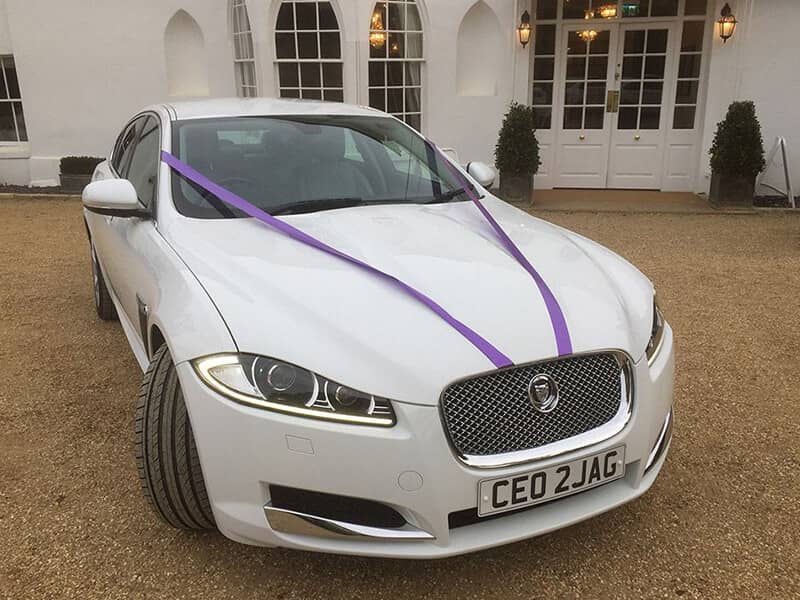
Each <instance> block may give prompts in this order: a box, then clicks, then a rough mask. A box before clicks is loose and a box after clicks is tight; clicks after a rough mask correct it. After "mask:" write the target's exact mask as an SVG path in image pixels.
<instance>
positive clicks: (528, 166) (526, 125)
mask: <svg viewBox="0 0 800 600" xmlns="http://www.w3.org/2000/svg"><path fill="white" fill-rule="evenodd" d="M494 157H495V162H494V164H495V166H496V167H497V170H498V171H500V174H501V175H503V174H505V175H533V174H535V173H536V172H537V171H538V170H539V165H541V164H542V163H541V160H539V142H538V141H537V140H536V127H535V120H534V116H533V108H532V107H530V106H525V105H523V104H519V103H517V102H512V103H511V106H510V107H509V109H508V112H507V113H506V114H505V117H503V125H502V127H501V128H500V134H499V135H498V138H497V145H496V146H495V149H494Z"/></svg>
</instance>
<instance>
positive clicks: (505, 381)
mask: <svg viewBox="0 0 800 600" xmlns="http://www.w3.org/2000/svg"><path fill="white" fill-rule="evenodd" d="M539 373H545V374H547V375H549V376H550V377H552V378H553V379H554V380H555V381H556V382H557V384H558V389H559V401H558V406H557V407H556V408H555V409H554V410H553V411H552V412H550V413H546V414H543V413H540V412H539V411H537V410H536V409H534V408H533V406H532V405H531V402H530V399H529V398H528V384H529V383H530V381H531V379H532V378H533V377H534V376H535V375H537V374H539ZM620 375H621V367H620V365H619V363H618V362H617V359H616V357H615V356H614V355H612V354H608V353H606V354H593V355H584V356H572V357H568V358H563V359H557V360H552V361H549V362H542V363H537V364H535V365H527V366H522V367H516V368H511V369H505V370H502V371H497V372H495V373H490V374H488V375H481V376H478V377H473V378H472V379H467V380H465V381H460V382H458V383H455V384H453V385H451V386H450V387H448V388H447V389H446V390H445V391H444V393H443V394H442V413H443V415H444V421H445V427H446V428H447V429H448V431H449V433H450V439H451V440H452V443H453V445H454V446H455V448H456V450H457V451H458V452H459V453H460V454H462V455H474V456H490V455H494V454H503V453H505V452H515V451H518V450H528V449H531V448H538V447H540V446H544V445H546V444H550V443H553V442H557V441H559V440H564V439H568V438H571V437H574V436H576V435H579V434H581V433H585V432H587V431H591V430H592V429H595V428H597V427H600V426H601V425H604V424H605V423H607V422H608V421H610V420H611V419H612V418H613V417H614V415H616V414H617V411H618V410H619V407H620V403H621V401H622V393H623V390H622V384H621V382H620V379H621V377H620Z"/></svg>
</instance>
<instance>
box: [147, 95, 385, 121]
mask: <svg viewBox="0 0 800 600" xmlns="http://www.w3.org/2000/svg"><path fill="white" fill-rule="evenodd" d="M163 106H164V107H165V108H166V109H167V110H168V111H169V113H170V115H171V116H172V118H173V120H179V121H180V120H184V119H208V118H214V117H240V116H250V117H254V116H270V115H351V116H352V115H363V116H373V117H375V116H387V115H386V114H385V113H382V112H380V111H378V110H375V109H373V108H368V107H365V106H356V105H353V104H342V103H341V102H323V101H320V100H296V99H292V98H213V99H204V100H188V101H181V102H170V103H167V104H164V105H163Z"/></svg>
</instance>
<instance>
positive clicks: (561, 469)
mask: <svg viewBox="0 0 800 600" xmlns="http://www.w3.org/2000/svg"><path fill="white" fill-rule="evenodd" d="M624 475H625V446H618V447H617V448H612V449H611V450H604V451H603V452H599V453H597V454H593V455H592V456H587V457H586V458H579V459H578V460H573V461H572V462H568V463H563V464H560V465H554V466H552V467H548V468H547V469H539V470H538V471H531V472H529V473H522V474H520V475H515V476H514V477H499V478H497V479H486V480H484V481H481V482H480V483H479V484H478V516H480V517H485V516H487V515H492V514H496V513H501V512H506V511H509V510H515V509H518V508H522V507H524V506H532V505H534V504H539V503H541V502H547V501H548V500H553V499H555V498H561V497H562V496H569V495H571V494H577V493H579V492H583V491H585V490H588V489H590V488H593V487H596V486H598V485H602V484H604V483H608V482H609V481H613V480H615V479H619V478H620V477H623V476H624Z"/></svg>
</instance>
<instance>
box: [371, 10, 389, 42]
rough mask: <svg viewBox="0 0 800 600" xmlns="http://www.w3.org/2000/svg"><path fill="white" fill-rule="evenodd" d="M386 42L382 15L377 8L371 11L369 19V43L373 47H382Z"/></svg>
mask: <svg viewBox="0 0 800 600" xmlns="http://www.w3.org/2000/svg"><path fill="white" fill-rule="evenodd" d="M385 44H386V28H385V27H384V26H383V15H382V14H381V11H380V10H378V9H377V8H376V9H375V12H374V13H372V19H371V20H370V32H369V45H370V46H372V47H373V48H378V49H380V48H383V46H384V45H385Z"/></svg>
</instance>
